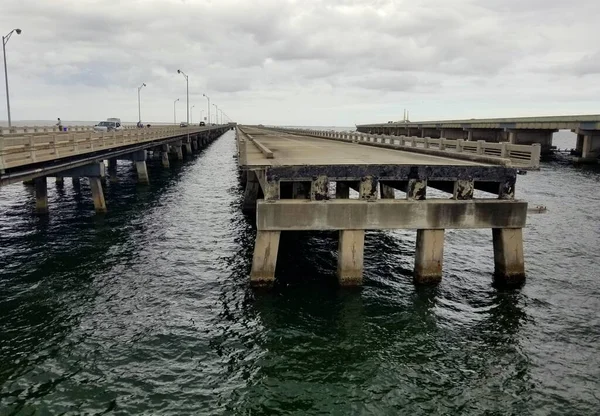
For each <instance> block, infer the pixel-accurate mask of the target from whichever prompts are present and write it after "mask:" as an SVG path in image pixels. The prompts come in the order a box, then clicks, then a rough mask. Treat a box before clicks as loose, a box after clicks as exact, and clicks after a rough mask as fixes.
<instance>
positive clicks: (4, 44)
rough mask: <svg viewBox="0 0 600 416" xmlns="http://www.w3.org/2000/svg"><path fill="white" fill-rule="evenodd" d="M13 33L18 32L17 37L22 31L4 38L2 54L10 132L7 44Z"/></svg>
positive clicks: (18, 30) (15, 30)
mask: <svg viewBox="0 0 600 416" xmlns="http://www.w3.org/2000/svg"><path fill="white" fill-rule="evenodd" d="M13 32H17V35H20V34H21V29H13V30H11V31H10V32H8V35H6V36H2V53H3V54H4V80H5V81H6V110H7V111H8V131H10V128H11V127H12V124H11V120H10V98H8V68H7V67H6V44H7V43H8V40H9V39H10V37H11V36H12V34H13Z"/></svg>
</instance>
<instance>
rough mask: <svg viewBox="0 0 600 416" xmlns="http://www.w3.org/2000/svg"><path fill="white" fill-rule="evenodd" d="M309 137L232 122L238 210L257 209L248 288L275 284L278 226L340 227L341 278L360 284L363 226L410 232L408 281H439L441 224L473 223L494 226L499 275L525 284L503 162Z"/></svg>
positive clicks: (511, 182)
mask: <svg viewBox="0 0 600 416" xmlns="http://www.w3.org/2000/svg"><path fill="white" fill-rule="evenodd" d="M315 136H316V134H315V135H313V133H306V132H289V131H285V130H282V129H278V128H269V129H267V128H257V127H250V126H239V127H238V128H237V146H238V163H239V168H240V171H241V178H242V181H243V182H244V184H245V193H244V210H246V211H248V212H256V223H257V225H256V226H257V235H256V242H255V247H254V255H253V261H252V271H251V276H250V280H251V282H252V284H253V285H255V286H271V285H273V284H274V283H275V269H276V264H277V253H278V250H279V240H280V235H281V232H282V231H284V232H287V231H302V230H315V231H323V230H329V231H338V232H339V245H338V267H337V276H338V281H339V283H340V284H341V285H348V286H352V285H360V284H361V283H362V274H363V249H364V237H365V230H383V229H412V230H416V231H417V243H416V253H415V268H414V280H415V283H436V282H439V281H440V279H441V277H442V263H443V252H444V232H445V230H446V229H477V228H483V229H491V230H492V232H491V236H492V241H493V246H494V264H495V280H496V282H497V283H500V284H509V285H510V284H520V283H522V282H523V281H524V278H525V266H524V259H523V234H522V228H523V227H524V226H525V221H526V215H527V203H526V202H523V201H518V200H515V183H516V178H517V169H516V168H514V167H511V166H506V165H505V162H506V160H504V159H497V158H495V159H494V158H489V157H485V156H481V155H469V156H470V157H468V158H464V157H463V158H460V159H459V158H458V157H456V155H457V154H449V153H445V154H428V153H426V152H421V153H418V152H414V151H405V150H402V149H397V148H388V147H382V146H363V145H361V144H360V143H357V142H354V141H352V140H345V139H344V140H338V139H335V140H333V139H331V138H326V137H315ZM372 144H375V143H372ZM441 153H443V152H441ZM471 156H473V157H471ZM351 190H353V191H354V192H351ZM476 192H477V193H476Z"/></svg>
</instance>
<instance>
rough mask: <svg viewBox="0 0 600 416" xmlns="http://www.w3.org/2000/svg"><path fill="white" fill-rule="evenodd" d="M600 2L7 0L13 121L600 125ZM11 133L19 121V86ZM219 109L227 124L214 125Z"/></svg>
mask: <svg viewBox="0 0 600 416" xmlns="http://www.w3.org/2000/svg"><path fill="white" fill-rule="evenodd" d="M598 16H600V1H598V0H570V1H566V0H451V1H450V0H410V1H405V0H2V1H1V5H0V32H2V33H1V34H6V33H8V32H9V31H10V30H11V29H13V28H15V27H19V28H21V29H22V30H23V33H22V34H21V35H20V36H16V35H13V37H12V38H11V39H10V41H9V43H8V44H7V57H8V69H9V81H10V97H11V108H12V118H13V120H44V119H55V118H56V117H61V118H62V119H63V120H101V119H104V118H106V117H120V118H121V119H122V120H128V121H136V120H137V111H138V108H137V87H138V86H139V85H141V83H142V82H145V83H146V84H147V87H146V88H144V89H143V90H142V119H143V120H145V121H154V122H158V121H166V122H168V121H172V120H173V101H174V100H175V99H176V98H180V100H181V101H180V102H179V103H177V121H178V122H179V121H181V120H183V119H185V80H184V78H183V77H182V76H181V75H179V74H177V69H178V68H181V69H182V70H183V71H185V72H186V73H187V74H188V75H189V82H190V106H192V105H195V107H194V109H193V110H192V117H193V119H194V121H198V120H199V117H200V110H204V115H206V108H207V101H206V99H205V98H204V97H203V96H202V94H203V93H206V94H207V95H208V96H210V97H211V101H212V102H213V103H216V104H217V105H219V106H220V107H221V108H222V109H223V110H224V111H225V112H226V113H227V114H228V115H229V116H230V117H231V118H232V119H234V120H235V121H238V122H242V123H264V124H280V125H338V126H350V125H353V124H355V123H366V122H379V121H388V120H398V119H402V114H403V109H404V108H408V109H409V110H410V118H411V120H413V121H416V120H431V119H446V118H448V119H450V118H471V117H503V116H526V115H554V114H597V113H600V108H599V103H600V100H599V99H600V44H599V43H598V39H599V37H600V25H599V24H598V20H597V18H598ZM0 90H1V91H2V92H1V93H0V95H1V97H2V99H1V103H0V120H2V119H4V120H5V119H6V101H5V97H4V94H5V92H4V88H3V87H2V88H1V89H0ZM213 110H214V107H213V109H211V111H212V112H213V113H214V111H213Z"/></svg>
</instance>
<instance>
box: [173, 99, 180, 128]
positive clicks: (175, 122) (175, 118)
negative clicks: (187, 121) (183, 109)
mask: <svg viewBox="0 0 600 416" xmlns="http://www.w3.org/2000/svg"><path fill="white" fill-rule="evenodd" d="M177 101H179V98H178V99H176V100H175V101H173V124H177V112H176V110H175V108H176V106H175V104H177Z"/></svg>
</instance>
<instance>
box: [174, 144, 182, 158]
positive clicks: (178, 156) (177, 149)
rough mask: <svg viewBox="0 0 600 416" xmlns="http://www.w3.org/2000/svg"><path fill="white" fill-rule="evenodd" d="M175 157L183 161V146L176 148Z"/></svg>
mask: <svg viewBox="0 0 600 416" xmlns="http://www.w3.org/2000/svg"><path fill="white" fill-rule="evenodd" d="M175 155H176V156H177V160H183V146H182V145H179V146H175Z"/></svg>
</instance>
